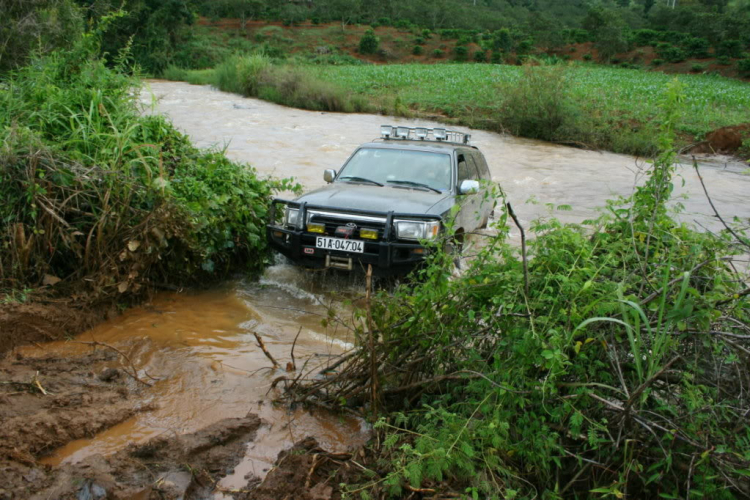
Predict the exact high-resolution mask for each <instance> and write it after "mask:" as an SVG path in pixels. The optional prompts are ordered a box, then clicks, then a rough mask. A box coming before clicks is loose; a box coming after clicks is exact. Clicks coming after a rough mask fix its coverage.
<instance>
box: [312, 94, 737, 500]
mask: <svg viewBox="0 0 750 500" xmlns="http://www.w3.org/2000/svg"><path fill="white" fill-rule="evenodd" d="M662 98H663V102H662V105H661V110H662V118H661V120H660V125H659V129H660V131H659V133H658V134H657V140H658V143H659V146H660V151H661V152H660V154H659V155H658V156H657V157H656V158H655V159H654V161H653V164H652V166H651V168H650V169H648V171H647V172H646V178H645V182H643V183H642V184H640V185H639V186H638V187H637V188H636V190H635V192H634V194H633V195H632V196H631V197H628V198H620V199H616V200H612V201H610V202H608V203H607V205H606V207H605V209H604V211H603V213H602V215H601V216H600V217H599V218H598V219H596V220H593V221H587V222H585V223H584V224H583V225H575V224H563V223H561V222H559V221H557V220H555V219H545V220H539V221H536V222H534V223H532V225H531V228H530V231H531V232H532V233H533V238H532V239H531V241H530V242H529V243H528V255H527V257H528V258H527V259H526V260H524V259H522V258H521V256H519V249H518V248H517V247H516V246H515V245H512V244H510V243H509V242H508V241H507V236H508V226H507V224H508V223H509V221H510V215H509V213H508V211H506V210H502V211H500V214H499V220H498V221H497V223H496V224H495V226H494V227H495V229H496V230H497V231H498V235H497V236H495V237H490V238H488V239H487V241H486V242H484V243H483V247H482V249H480V250H478V251H477V253H478V255H476V256H475V258H474V259H473V260H472V261H471V263H469V265H468V267H467V268H466V269H464V270H463V272H462V274H461V275H460V276H458V277H452V278H451V277H450V272H449V265H450V258H449V257H447V256H446V255H445V254H443V253H442V252H440V251H439V249H436V250H435V252H434V253H433V257H432V260H431V262H430V265H429V266H428V267H427V268H425V269H424V270H423V271H421V272H420V274H419V276H418V279H417V280H416V284H411V285H409V286H401V287H399V288H397V289H396V290H395V291H394V292H393V293H390V294H385V293H383V294H380V295H379V296H378V297H377V299H376V301H375V302H374V303H373V304H372V308H371V310H372V325H373V326H372V329H373V330H374V332H375V337H376V338H377V339H378V340H377V342H378V344H377V346H376V349H375V351H370V350H369V349H366V348H363V349H361V350H360V351H359V353H358V357H357V358H355V360H354V361H353V362H352V363H351V367H350V368H349V369H347V370H348V371H346V373H344V374H342V377H341V378H340V379H339V382H340V383H341V384H342V386H341V387H342V390H346V391H349V393H356V392H355V391H354V389H352V388H359V387H363V386H364V387H365V389H366V390H365V393H367V394H368V396H367V397H368V398H369V387H368V385H367V384H368V383H369V382H368V381H369V372H368V371H367V370H369V363H370V361H371V357H372V356H378V358H377V366H378V367H379V368H378V384H377V390H378V392H379V394H380V395H381V398H380V401H379V405H380V406H379V408H380V409H379V414H380V415H381V416H382V417H381V419H380V420H379V421H378V423H377V424H376V429H377V430H379V431H380V433H381V434H380V440H379V442H382V443H383V444H382V448H381V449H380V456H381V457H382V461H381V462H380V463H379V464H378V467H377V470H378V471H379V472H380V475H379V476H378V477H376V478H374V479H371V480H368V481H367V482H366V483H364V484H362V485H358V486H357V487H356V489H358V490H360V489H364V490H366V491H368V492H370V493H372V494H374V495H376V496H377V495H383V496H391V497H399V496H402V495H403V494H404V490H405V489H406V487H407V486H408V487H409V488H412V489H416V488H423V487H428V488H432V489H436V490H437V491H438V494H441V493H447V492H446V491H445V490H446V489H447V488H450V490H452V491H460V492H466V493H468V494H469V495H472V496H474V497H476V498H516V497H518V498H531V497H537V498H591V497H593V496H592V494H594V495H596V497H599V496H606V495H609V496H613V497H617V498H623V497H625V498H658V497H660V496H662V497H668V498H684V497H686V496H688V495H689V494H688V490H689V491H690V492H692V493H691V494H692V495H695V496H699V497H706V498H719V499H722V498H726V499H730V498H737V497H741V496H742V495H743V494H744V493H743V491H745V490H746V489H747V488H748V487H750V476H748V473H747V471H748V470H750V469H749V467H750V425H749V424H748V421H747V418H746V415H747V411H748V409H750V399H748V397H747V394H746V392H745V390H744V387H746V384H747V382H748V376H747V372H746V370H744V366H745V363H746V360H745V355H746V352H745V351H746V350H747V348H748V345H749V344H750V342H748V339H747V338H746V336H741V338H738V337H737V336H736V335H733V334H732V332H734V331H735V329H734V328H732V326H731V325H737V326H739V327H740V328H743V327H742V326H740V325H744V326H745V327H746V326H747V325H748V322H749V321H750V313H749V311H750V307H749V306H750V301H749V300H748V297H747V295H742V294H741V293H740V292H741V291H742V290H743V289H744V288H745V287H746V285H745V284H744V283H743V280H744V279H745V278H746V276H745V275H743V274H741V273H740V272H737V271H735V270H734V269H733V268H732V267H731V266H729V265H727V261H728V259H731V258H733V257H736V256H739V255H740V254H742V253H743V250H740V249H739V248H738V246H737V245H741V244H743V243H742V242H743V241H744V243H745V244H747V238H745V237H744V236H743V235H742V234H740V236H739V237H740V238H742V240H737V239H735V238H734V237H731V236H730V235H728V234H718V235H714V234H710V233H705V232H696V231H694V230H693V229H691V228H690V227H687V226H685V225H683V224H680V223H678V222H676V221H675V219H674V218H673V212H672V210H671V209H670V208H669V206H670V204H669V202H670V198H671V196H672V194H673V190H674V185H675V180H674V178H673V177H674V173H675V167H674V162H675V159H676V154H675V153H674V139H675V124H676V123H677V122H678V117H679V110H680V107H681V104H680V103H681V101H682V100H683V95H682V93H681V88H680V85H679V83H674V84H671V85H670V86H669V88H668V89H667V90H666V92H664V93H663V97H662ZM490 199H492V198H490ZM558 209H569V207H558ZM737 331H739V330H737ZM716 332H727V333H724V334H722V333H718V334H717V333H716ZM363 366H365V367H367V370H363V371H358V370H359V369H361V367H363ZM355 377H356V380H357V383H356V386H354V385H350V383H351V382H350V381H351V380H353V379H355ZM415 381H417V382H415ZM325 384H326V386H325V387H326V391H329V393H330V394H331V395H332V397H335V395H336V394H337V390H338V387H339V386H337V384H336V381H334V382H333V383H332V382H331V381H330V380H326V381H325ZM410 389H411V390H410ZM319 394H322V392H320V393H319ZM352 404H353V405H356V404H359V403H358V402H356V401H354V402H352ZM707 443H710V444H708V445H707ZM594 464H599V465H598V466H596V465H594ZM446 485H447V486H446ZM446 496H448V495H447V494H446Z"/></svg>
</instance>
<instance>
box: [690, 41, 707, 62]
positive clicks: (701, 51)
mask: <svg viewBox="0 0 750 500" xmlns="http://www.w3.org/2000/svg"><path fill="white" fill-rule="evenodd" d="M684 47H685V52H686V53H687V55H688V57H697V58H699V59H702V58H705V57H708V49H709V47H710V44H709V43H708V40H706V39H705V38H690V39H689V40H687V41H686V42H685V44H684Z"/></svg>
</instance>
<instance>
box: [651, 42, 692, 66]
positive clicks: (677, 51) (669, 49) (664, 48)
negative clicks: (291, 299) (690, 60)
mask: <svg viewBox="0 0 750 500" xmlns="http://www.w3.org/2000/svg"><path fill="white" fill-rule="evenodd" d="M656 53H657V54H659V57H660V58H661V59H664V60H666V61H667V62H671V63H679V62H682V61H684V60H685V59H686V58H687V54H686V53H685V51H684V50H683V49H682V48H680V47H676V46H674V45H671V44H668V43H665V42H660V43H658V44H657V45H656Z"/></svg>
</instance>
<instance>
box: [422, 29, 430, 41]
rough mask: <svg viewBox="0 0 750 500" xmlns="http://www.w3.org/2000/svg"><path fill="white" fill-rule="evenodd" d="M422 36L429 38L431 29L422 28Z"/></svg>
mask: <svg viewBox="0 0 750 500" xmlns="http://www.w3.org/2000/svg"><path fill="white" fill-rule="evenodd" d="M422 38H424V39H425V40H429V39H430V38H432V30H429V29H423V30H422Z"/></svg>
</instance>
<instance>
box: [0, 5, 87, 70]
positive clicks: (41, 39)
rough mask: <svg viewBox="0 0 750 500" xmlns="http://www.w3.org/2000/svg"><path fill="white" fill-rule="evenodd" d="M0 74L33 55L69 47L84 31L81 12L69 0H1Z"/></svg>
mask: <svg viewBox="0 0 750 500" xmlns="http://www.w3.org/2000/svg"><path fill="white" fill-rule="evenodd" d="M0 12H2V16H3V20H2V22H0V75H2V74H3V73H5V72H7V71H9V70H11V69H15V68H18V67H20V66H22V65H24V64H26V63H27V62H28V61H29V58H30V57H31V56H32V54H34V53H36V54H47V53H49V52H51V51H53V50H56V49H59V48H69V47H71V46H72V45H73V44H74V43H76V42H77V41H78V40H79V39H80V38H81V36H82V34H83V27H84V19H83V13H82V12H81V10H80V9H79V8H78V6H76V5H75V2H73V1H72V0H35V1H31V0H28V1H12V0H0Z"/></svg>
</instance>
